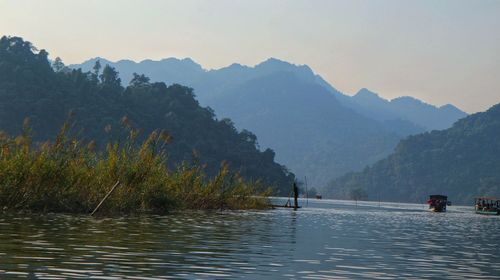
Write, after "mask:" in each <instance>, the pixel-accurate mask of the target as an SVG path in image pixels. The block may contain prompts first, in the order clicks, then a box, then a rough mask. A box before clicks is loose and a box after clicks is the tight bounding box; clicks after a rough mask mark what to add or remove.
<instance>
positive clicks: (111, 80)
mask: <svg viewBox="0 0 500 280" xmlns="http://www.w3.org/2000/svg"><path fill="white" fill-rule="evenodd" d="M99 77H100V78H101V83H102V84H103V85H104V86H111V87H121V83H122V81H121V79H120V78H119V77H118V72H117V71H116V70H115V68H113V67H111V66H109V65H108V64H106V66H104V69H103V70H102V74H101V75H100V76H99Z"/></svg>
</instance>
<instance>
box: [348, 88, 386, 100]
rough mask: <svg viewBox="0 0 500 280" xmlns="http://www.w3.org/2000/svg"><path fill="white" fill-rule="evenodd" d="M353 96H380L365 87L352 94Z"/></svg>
mask: <svg viewBox="0 0 500 280" xmlns="http://www.w3.org/2000/svg"><path fill="white" fill-rule="evenodd" d="M354 96H355V97H356V96H357V97H377V98H381V97H380V96H379V95H378V93H375V92H373V91H371V90H369V89H367V88H362V89H360V90H358V92H357V93H356V94H355V95H354Z"/></svg>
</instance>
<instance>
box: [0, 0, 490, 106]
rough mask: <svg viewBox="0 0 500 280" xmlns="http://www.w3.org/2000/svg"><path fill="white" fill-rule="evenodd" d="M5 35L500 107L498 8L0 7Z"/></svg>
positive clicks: (214, 1) (386, 4) (65, 51)
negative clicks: (278, 69) (264, 66)
mask: <svg viewBox="0 0 500 280" xmlns="http://www.w3.org/2000/svg"><path fill="white" fill-rule="evenodd" d="M0 35H11V36H20V37H23V38H24V39H26V40H28V41H31V42H32V43H33V44H34V45H35V46H36V47H38V48H40V49H46V50H47V51H49V53H50V54H51V58H55V57H56V56H59V57H61V58H62V59H63V61H64V62H65V63H66V64H73V63H81V62H83V61H85V60H87V59H89V58H93V57H97V56H99V57H104V58H107V59H109V60H112V61H116V60H120V59H132V60H135V61H141V60H143V59H154V60H159V59H162V58H167V57H177V58H185V57H190V58H192V59H193V60H195V61H196V62H198V63H199V64H201V65H202V66H203V67H204V68H207V69H216V68H221V67H224V66H228V65H230V64H232V63H235V62H236V63H241V64H245V65H250V66H252V65H255V64H258V63H260V62H262V61H263V60H265V59H267V58H269V57H275V58H279V59H281V60H286V61H289V62H291V63H294V64H307V65H309V66H310V67H311V68H312V69H313V71H314V72H316V73H317V74H319V75H321V76H322V77H323V78H324V79H326V80H327V81H328V82H329V83H330V84H332V85H333V86H334V87H335V88H337V89H338V90H340V91H342V92H344V93H346V94H349V95H352V94H355V93H356V92H357V91H358V90H359V89H360V88H368V89H370V90H372V91H375V92H377V93H379V94H380V96H382V97H385V98H388V99H391V98H395V97H398V96H403V95H409V96H413V97H416V98H419V99H421V100H424V101H426V102H428V103H431V104H435V105H444V104H447V103H451V104H454V105H456V106H458V107H459V108H461V109H463V110H465V111H466V112H468V113H474V112H478V111H483V110H486V109H488V108H489V107H491V106H492V105H494V104H496V103H500V1H497V0H492V1H489V0H468V1H463V0H449V1H445V0H418V1H408V0H371V1H357V0H346V1H335V0H325V1H322V0H304V1H302V0H289V1H280V0H248V1H240V0H211V1H208V0H203V1H202V0H199V1H198V0H179V1H168V0H161V1H160V0H158V1H152V0H150V1H147V0H144V1H139V0H136V1H132V0H114V1H109V0H108V1H98V0H85V1H83V0H82V1H78V0H73V1H63V0H45V1H35V0H34V1H25V0H0Z"/></svg>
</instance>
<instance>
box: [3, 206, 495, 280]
mask: <svg viewBox="0 0 500 280" xmlns="http://www.w3.org/2000/svg"><path fill="white" fill-rule="evenodd" d="M278 200H279V199H278ZM281 202H282V201H281ZM300 203H301V204H302V205H304V206H305V201H301V202H300ZM499 243H500V217H497V216H480V215H476V214H473V212H472V207H460V206H451V207H448V212H446V213H431V212H428V211H426V206H424V205H419V204H402V203H399V204H397V203H381V204H379V203H377V202H360V203H358V204H357V205H356V204H355V203H354V202H351V201H335V200H309V201H308V204H307V207H304V208H302V209H299V210H298V211H293V210H290V209H278V210H270V211H250V212H248V211H246V212H239V211H237V212H222V213H221V212H212V213H207V212H182V213H173V214H170V215H166V216H135V217H134V216H131V217H123V218H90V217H88V216H75V215H61V214H43V215H42V214H40V215H33V214H30V215H23V214H0V278H1V279H5V278H9V279H10V278H16V277H18V278H23V279H26V278H31V279H64V278H76V279H78V278H82V279H88V278H91V279H127V278H133V279H225V278H227V279H234V278H246V279H332V278H333V279H471V278H475V279H493V278H497V279H498V278H499V277H500V248H499Z"/></svg>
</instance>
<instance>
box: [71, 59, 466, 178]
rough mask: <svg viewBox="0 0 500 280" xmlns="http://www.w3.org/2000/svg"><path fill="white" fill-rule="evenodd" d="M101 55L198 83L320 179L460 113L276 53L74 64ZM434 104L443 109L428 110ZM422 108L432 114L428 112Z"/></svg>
mask: <svg viewBox="0 0 500 280" xmlns="http://www.w3.org/2000/svg"><path fill="white" fill-rule="evenodd" d="M97 59H99V60H101V64H103V65H104V64H110V65H111V66H113V67H116V68H117V70H118V71H119V72H120V73H121V77H122V79H123V80H124V81H128V80H130V79H131V77H132V73H133V72H137V73H141V74H145V75H146V76H149V77H151V79H152V80H157V81H165V82H166V83H181V84H185V85H188V86H190V87H192V88H194V89H195V94H196V95H197V99H198V100H199V101H200V103H201V104H202V105H204V106H210V107H211V108H213V109H214V110H215V112H216V115H217V116H219V117H229V118H231V119H232V120H234V122H235V125H236V126H237V127H238V128H240V129H242V128H246V129H249V130H251V131H253V132H255V133H256V135H257V136H258V138H259V142H260V145H261V147H262V148H267V147H270V148H272V149H274V150H275V151H276V155H277V159H278V160H279V161H281V162H282V163H284V164H286V165H287V166H288V167H290V168H291V169H292V171H293V172H294V173H296V174H297V175H299V176H303V175H307V176H309V178H308V179H309V181H310V182H312V183H313V184H315V185H321V184H325V183H326V182H328V181H329V180H330V179H332V178H335V177H337V176H340V175H342V174H344V173H345V172H348V171H353V170H360V169H361V168H363V167H364V166H366V165H367V164H371V163H373V162H375V161H376V160H378V159H381V158H383V157H384V156H386V155H388V154H389V153H390V152H391V151H392V149H393V148H394V146H395V144H396V143H397V141H398V140H399V139H401V138H403V137H406V136H408V135H411V134H416V133H420V132H423V131H425V130H428V129H434V128H435V127H434V126H432V127H431V126H428V125H425V124H427V123H429V121H428V119H429V118H430V119H431V120H432V118H438V119H435V123H441V122H443V120H448V119H449V120H450V124H449V125H451V123H452V122H453V121H452V120H456V119H458V118H459V117H460V116H458V115H459V114H456V112H454V111H453V110H448V111H450V112H451V113H449V114H448V115H447V114H446V112H448V111H446V110H441V109H438V108H435V107H433V106H431V105H428V104H425V103H423V102H420V104H417V102H415V104H413V105H408V104H407V103H405V102H399V101H396V100H394V101H387V100H385V99H382V98H380V97H378V96H376V95H375V94H371V95H373V98H363V95H364V93H363V91H361V92H360V93H358V94H357V95H356V96H354V97H350V96H347V95H344V94H342V93H341V92H339V91H338V90H336V89H335V88H334V87H333V86H331V85H330V84H329V83H327V82H326V81H325V80H324V79H322V78H321V77H320V76H319V75H316V74H315V73H314V72H313V71H312V70H311V69H310V68H309V67H308V66H306V65H301V66H298V65H293V64H290V63H288V62H285V61H281V60H278V59H274V58H270V59H268V60H266V61H264V62H262V63H260V64H258V65H256V66H254V67H248V66H243V65H240V64H232V65H230V66H228V67H224V68H221V69H217V70H205V69H203V68H202V67H201V66H200V65H199V64H196V63H195V62H193V61H192V60H191V59H182V60H179V59H175V58H169V59H163V60H160V61H151V60H145V61H142V62H139V63H134V62H131V61H127V60H122V61H118V62H116V63H111V62H109V61H107V60H105V59H102V58H94V59H91V60H89V61H86V62H85V63H83V64H81V65H72V66H71V67H73V68H78V67H82V68H83V70H90V69H91V68H92V66H93V65H94V63H95V61H96V60H97ZM366 91H367V90H366ZM367 95H370V94H367ZM370 102H373V104H371V103H370ZM398 104H401V108H400V107H398V106H399V105H398ZM422 108H424V109H422ZM425 108H427V109H425ZM431 108H435V110H437V111H438V112H442V113H441V115H440V114H428V113H427V114H425V112H427V111H429V110H430V109H431ZM445 109H446V108H445ZM426 110H427V111H426ZM431 111H432V110H431ZM420 112H424V113H422V114H424V115H425V116H422V118H421V119H419V114H420ZM462 113H463V112H462ZM443 115H444V116H445V117H443ZM430 123H432V121H430ZM442 125H443V126H445V124H442ZM449 125H448V126H449Z"/></svg>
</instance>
